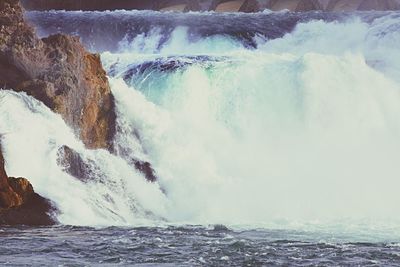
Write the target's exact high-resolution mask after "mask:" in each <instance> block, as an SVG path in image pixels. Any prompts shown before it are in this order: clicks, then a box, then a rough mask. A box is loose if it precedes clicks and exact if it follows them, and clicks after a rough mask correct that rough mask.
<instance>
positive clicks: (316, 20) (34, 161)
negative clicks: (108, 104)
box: [0, 11, 400, 266]
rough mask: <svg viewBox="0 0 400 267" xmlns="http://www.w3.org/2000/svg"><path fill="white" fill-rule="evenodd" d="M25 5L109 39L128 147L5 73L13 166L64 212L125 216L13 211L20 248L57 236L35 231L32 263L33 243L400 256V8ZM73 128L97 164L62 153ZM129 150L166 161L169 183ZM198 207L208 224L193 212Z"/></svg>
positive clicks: (58, 253) (384, 259) (203, 258)
mask: <svg viewBox="0 0 400 267" xmlns="http://www.w3.org/2000/svg"><path fill="white" fill-rule="evenodd" d="M27 18H28V19H29V20H30V21H31V22H32V23H33V24H34V25H36V26H37V28H38V33H39V34H40V35H42V36H45V35H48V34H52V33H57V32H63V33H69V34H77V35H79V36H80V37H81V39H82V41H83V43H84V44H85V45H86V46H87V47H88V48H89V49H91V50H92V51H94V52H100V53H101V56H102V61H103V63H104V66H105V68H106V70H107V72H108V74H109V76H110V83H111V86H112V91H113V94H114V96H115V99H116V104H117V105H116V106H117V108H116V111H117V126H118V127H117V135H116V139H115V141H114V146H115V148H116V153H114V154H110V153H109V152H107V151H104V150H98V151H91V150H87V149H85V148H84V146H83V144H82V143H81V142H80V141H79V140H77V139H76V137H75V136H74V135H73V133H72V131H71V129H69V127H68V126H67V125H65V123H64V122H63V121H62V119H61V118H60V116H58V115H56V114H54V113H52V112H51V111H50V110H49V109H47V108H46V107H45V106H44V105H43V104H41V103H39V102H38V101H35V100H34V99H32V98H31V97H28V96H26V95H24V94H18V93H13V92H10V91H1V92H0V102H1V105H0V114H1V115H0V132H1V133H2V134H3V140H2V141H3V146H4V151H5V156H6V161H7V166H6V167H7V171H8V173H9V174H10V175H12V176H23V177H29V179H30V180H31V181H32V183H33V185H34V187H35V189H36V191H38V192H39V193H40V194H41V195H43V196H46V197H48V198H49V199H51V200H52V201H53V202H54V203H55V204H56V205H57V207H58V208H59V210H60V214H59V215H58V220H59V221H60V222H61V223H62V224H65V225H76V226H90V227H93V226H96V227H97V226H102V227H109V226H119V227H123V228H102V229H99V230H96V229H91V228H75V227H72V228H69V227H56V228H40V229H12V228H10V229H4V230H3V232H1V234H2V235H3V236H4V237H5V238H4V240H5V241H4V246H5V248H7V247H9V246H10V245H11V244H17V243H19V240H21V238H22V239H24V238H25V237H26V236H28V237H29V236H34V237H35V238H37V241H38V242H39V243H40V244H41V245H43V246H38V247H36V246H34V245H33V244H34V243H31V242H30V241H28V242H27V243H26V245H24V247H21V248H20V249H21V254H19V255H21V257H20V258H19V259H20V260H21V262H20V263H22V264H24V263H26V262H24V261H25V260H26V259H25V258H24V257H26V256H30V255H31V254H35V255H34V256H32V257H35V259H37V260H38V262H39V263H40V261H41V260H44V258H45V257H46V258H47V257H50V259H54V260H55V261H57V262H60V263H66V264H74V263H77V264H95V263H100V262H102V263H104V264H106V263H109V264H113V263H121V264H131V263H143V264H147V263H152V264H157V263H166V264H167V263H169V264H172V265H173V264H182V265H190V266H191V265H228V266H230V265H246V264H249V265H268V264H276V265H285V264H288V263H289V262H290V263H291V264H296V263H297V264H298V265H307V264H309V265H315V264H322V265H329V264H333V265H335V263H336V264H339V265H341V264H343V265H346V264H348V265H354V264H362V265H364V264H371V265H373V264H382V265H390V264H395V263H396V261H398V260H399V259H398V257H399V256H398V255H399V254H398V253H399V251H398V246H397V245H396V242H398V241H399V240H400V234H399V233H400V226H399V225H400V224H399V222H400V206H399V205H398V203H399V201H400V194H398V188H399V186H400V181H399V177H400V164H399V158H400V78H399V77H400V49H399V45H398V44H399V43H400V13H397V12H390V13H385V12H383V13H382V12H380V13H375V12H366V13H342V14H339V13H319V12H311V13H298V14H296V13H258V14H215V13H205V14H199V13H190V14H177V13H159V12H144V11H142V12H139V11H129V12H128V11H115V12H64V11H61V12H56V11H53V12H31V13H27ZM63 145H67V146H69V147H71V148H73V149H74V150H76V151H77V152H78V153H80V155H81V156H82V157H83V158H84V159H86V160H87V161H88V162H90V171H89V172H88V173H89V175H90V177H89V179H88V180H89V182H87V183H83V182H81V181H79V180H77V179H76V178H74V177H71V176H70V175H69V174H67V173H65V172H64V170H63V168H62V167H60V166H58V164H57V155H58V153H57V151H58V149H59V148H60V147H61V146H63ZM17 148H21V149H17ZM21 151H23V153H21ZM131 158H135V159H142V160H146V161H148V162H150V163H151V164H152V166H153V168H154V169H155V171H156V173H157V176H158V181H157V183H154V184H151V183H148V182H146V181H145V179H144V177H143V175H142V174H141V173H139V172H135V171H134V170H133V168H132V167H131V166H130V165H129V159H131ZM60 188H62V189H63V190H60ZM171 224H172V225H175V226H177V225H178V226H179V227H169V226H165V225H171ZM191 224H195V225H202V226H197V227H181V226H182V225H191ZM209 224H224V225H228V226H229V227H231V226H232V227H238V228H235V229H236V230H235V231H231V230H227V229H225V228H223V227H222V228H219V227H217V229H216V230H212V229H207V228H205V227H204V225H209ZM161 225H164V226H163V227H162V228H157V227H160V226H161ZM138 226H143V228H132V227H138ZM148 226H152V227H153V228H146V227H148ZM124 227H128V228H124ZM239 229H241V230H239ZM243 229H245V230H243ZM251 229H262V230H251ZM266 229H276V230H266ZM82 236H84V237H82ZM356 242H364V243H356ZM2 245H3V244H2ZM64 245H65V247H66V248H65V249H66V250H67V252H66V251H63V249H64V248H63V246H64ZM39 247H40V248H39ZM82 247H84V249H82ZM32 248H34V249H33V250H32ZM88 248H89V250H87V249H88ZM2 249H4V247H3V248H2ZM5 251H9V250H7V249H6V250H5ZM4 253H5V254H4V255H8V254H6V252H4ZM8 253H10V252H8ZM64 256H65V257H66V259H63V258H62V257H64ZM37 257H38V258H37ZM3 259H4V260H3ZM0 260H2V261H3V262H4V263H5V262H7V261H10V260H11V258H9V256H5V257H1V259H0ZM0 263H1V262H0ZM44 263H46V262H44Z"/></svg>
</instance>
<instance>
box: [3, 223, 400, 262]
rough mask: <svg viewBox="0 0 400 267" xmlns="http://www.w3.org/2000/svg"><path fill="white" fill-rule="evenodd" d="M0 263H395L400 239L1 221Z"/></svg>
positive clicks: (267, 231) (281, 232)
mask: <svg viewBox="0 0 400 267" xmlns="http://www.w3.org/2000/svg"><path fill="white" fill-rule="evenodd" d="M0 239H1V243H0V265H1V266H93V265H100V266H115V265H119V266H399V265H400V244H399V243H394V242H389V243H386V242H378V243H376V242H372V243H370V242H350V241H348V240H347V241H346V238H345V237H342V239H341V238H334V237H332V236H331V235H329V234H318V235H316V234H312V233H307V232H297V231H283V230H249V231H233V230H230V229H228V228H226V227H224V226H214V227H210V228H205V227H195V226H188V227H154V228H148V227H142V228H116V227H113V228H105V229H94V228H82V227H67V226H62V227H61V226H60V227H50V228H47V227H46V228H1V229H0Z"/></svg>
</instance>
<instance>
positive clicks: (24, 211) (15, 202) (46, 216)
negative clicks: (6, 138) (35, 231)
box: [0, 147, 56, 225]
mask: <svg viewBox="0 0 400 267" xmlns="http://www.w3.org/2000/svg"><path fill="white" fill-rule="evenodd" d="M53 213H56V209H55V208H54V207H53V205H52V204H51V202H50V201H49V200H47V199H45V198H43V197H41V196H39V195H38V194H36V193H35V192H34V190H33V187H32V185H31V183H30V182H29V181H28V180H27V179H25V178H12V177H8V176H7V174H6V171H5V169H4V158H3V153H2V151H1V147H0V225H52V224H55V223H56V220H55V219H54V218H53V216H52V214H53Z"/></svg>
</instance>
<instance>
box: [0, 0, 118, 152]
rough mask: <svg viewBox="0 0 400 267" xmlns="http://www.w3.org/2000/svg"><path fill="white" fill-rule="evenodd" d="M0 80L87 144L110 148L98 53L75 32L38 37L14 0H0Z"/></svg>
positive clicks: (110, 105)
mask: <svg viewBox="0 0 400 267" xmlns="http://www.w3.org/2000/svg"><path fill="white" fill-rule="evenodd" d="M0 20H3V21H11V22H10V23H8V24H6V25H2V27H1V28H0V84H2V86H3V87H4V88H11V89H14V90H16V91H23V92H26V93H27V94H29V95H31V96H33V97H35V98H36V99H38V100H40V101H42V102H43V103H44V104H45V105H47V106H48V107H49V108H50V109H52V110H53V111H55V112H57V113H59V114H61V115H62V117H63V119H64V120H65V121H66V122H67V124H68V125H69V126H71V127H72V128H73V129H74V130H75V132H76V134H77V135H78V136H79V137H80V138H81V139H82V141H83V142H84V143H85V145H86V146H87V147H88V148H108V149H109V148H110V147H111V140H112V138H113V136H114V131H115V112H114V98H113V96H112V94H111V90H110V86H109V84H108V80H107V76H106V72H105V71H104V69H103V67H102V65H101V61H100V56H99V55H98V54H90V53H88V52H87V51H86V50H85V49H84V47H83V46H82V44H81V43H80V41H79V39H78V38H77V37H71V36H66V35H61V34H57V35H53V36H50V37H48V38H44V39H39V38H37V36H36V35H35V32H34V31H33V29H32V28H31V27H30V26H29V25H27V24H26V23H25V22H24V20H23V13H22V8H21V6H20V5H19V3H18V1H16V0H2V1H1V5H0Z"/></svg>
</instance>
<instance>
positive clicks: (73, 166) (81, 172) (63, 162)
mask: <svg viewBox="0 0 400 267" xmlns="http://www.w3.org/2000/svg"><path fill="white" fill-rule="evenodd" d="M57 156H58V158H57V164H58V165H59V166H61V167H62V168H63V169H64V171H65V172H66V173H68V174H70V175H71V176H73V177H75V178H77V179H78V180H81V181H83V182H86V181H87V180H89V179H90V178H91V177H90V176H91V175H90V169H91V166H93V165H94V162H93V161H89V160H85V159H83V158H82V157H81V155H80V154H79V153H78V152H76V151H75V150H73V149H72V148H70V147H68V146H62V147H61V148H60V149H59V150H58V153H57Z"/></svg>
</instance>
